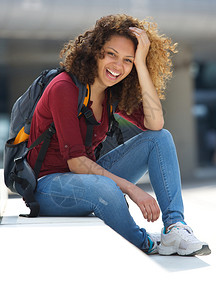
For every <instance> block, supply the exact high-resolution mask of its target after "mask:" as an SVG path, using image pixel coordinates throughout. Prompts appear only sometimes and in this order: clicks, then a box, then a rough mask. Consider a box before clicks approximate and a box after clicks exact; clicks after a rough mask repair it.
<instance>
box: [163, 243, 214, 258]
mask: <svg viewBox="0 0 216 300" xmlns="http://www.w3.org/2000/svg"><path fill="white" fill-rule="evenodd" d="M167 250H168V249H167ZM170 250H171V249H170ZM158 252H159V254H160V255H166V256H167V255H175V254H178V255H180V256H195V255H209V254H211V250H210V249H209V246H208V245H203V246H202V248H201V249H199V250H196V251H194V252H191V253H183V252H181V251H178V250H175V251H174V250H173V251H172V250H171V251H166V250H165V251H163V250H161V251H160V250H159V251H158Z"/></svg>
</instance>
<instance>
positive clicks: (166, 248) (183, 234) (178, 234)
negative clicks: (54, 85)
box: [158, 222, 211, 256]
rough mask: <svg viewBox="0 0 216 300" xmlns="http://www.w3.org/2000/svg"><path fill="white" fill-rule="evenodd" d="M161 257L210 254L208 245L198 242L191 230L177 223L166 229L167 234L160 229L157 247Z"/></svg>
mask: <svg viewBox="0 0 216 300" xmlns="http://www.w3.org/2000/svg"><path fill="white" fill-rule="evenodd" d="M158 252H159V254H161V255H171V254H176V253H177V254H178V255H188V256H191V255H208V254H210V253H211V250H210V249H209V246H208V244H206V243H204V242H200V241H199V240H198V239H197V238H196V237H195V236H194V234H193V231H192V229H191V228H190V227H189V226H187V225H185V224H183V223H181V222H177V223H175V224H172V225H170V226H169V227H168V228H167V233H165V232H164V229H162V232H161V244H160V245H159V246H158Z"/></svg>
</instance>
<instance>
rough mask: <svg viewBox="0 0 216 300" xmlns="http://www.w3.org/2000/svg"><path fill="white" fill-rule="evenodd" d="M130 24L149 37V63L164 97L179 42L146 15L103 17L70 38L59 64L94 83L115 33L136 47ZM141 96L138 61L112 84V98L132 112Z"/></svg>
mask: <svg viewBox="0 0 216 300" xmlns="http://www.w3.org/2000/svg"><path fill="white" fill-rule="evenodd" d="M129 27H138V28H140V29H144V30H145V31H146V33H147V36H148V38H149V40H150V48H149V52H148V55H147V58H146V62H147V67H148V70H149V73H150V76H151V78H152V81H153V84H154V86H155V88H156V90H157V93H158V96H159V98H160V99H164V98H165V96H164V92H165V88H166V83H167V81H168V80H169V79H170V78H171V77H172V60H171V54H172V53H176V52H177V51H176V46H177V44H173V43H172V41H171V39H170V38H168V37H166V36H165V35H159V33H158V29H157V24H156V23H154V22H152V21H149V20H147V19H145V20H142V21H139V20H138V19H136V18H133V17H131V16H128V15H125V14H117V15H109V16H105V17H102V18H100V19H99V20H98V21H97V22H96V24H95V26H94V27H93V28H92V29H90V30H87V31H86V32H85V33H83V34H81V35H79V36H78V37H77V38H76V39H75V40H70V41H69V42H68V43H67V44H65V45H64V47H63V48H62V50H61V52H60V58H61V59H62V61H61V62H60V65H61V66H62V67H64V68H65V70H66V71H67V72H72V73H73V74H74V75H75V76H76V77H77V78H78V79H79V81H80V82H81V83H83V84H87V83H88V84H90V85H91V84H93V83H94V80H95V78H96V77H97V75H98V70H97V67H95V66H97V60H98V58H103V55H104V54H103V46H104V44H105V43H106V42H107V41H109V40H110V39H111V37H112V36H113V35H120V36H124V37H126V38H129V39H130V40H132V42H133V43H134V46H135V49H136V47H137V39H136V37H135V35H134V34H133V33H132V32H131V31H130V30H129ZM141 100H142V93H141V88H140V85H139V80H138V75H137V72H136V68H135V65H134V66H133V68H132V71H131V72H130V74H129V75H128V76H127V77H126V78H124V79H123V80H122V81H121V82H119V83H118V84H116V85H114V86H112V87H111V98H110V101H111V102H112V103H113V102H115V101H118V102H119V103H118V107H119V109H120V110H124V111H126V113H127V114H131V113H132V112H133V110H134V109H136V108H137V107H138V105H139V103H140V102H141Z"/></svg>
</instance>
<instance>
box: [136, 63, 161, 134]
mask: <svg viewBox="0 0 216 300" xmlns="http://www.w3.org/2000/svg"><path fill="white" fill-rule="evenodd" d="M137 73H138V78H139V83H140V86H141V90H142V100H143V110H144V116H145V117H144V126H145V127H146V128H148V129H150V130H160V129H162V128H163V126H164V118H163V110H162V105H161V101H160V99H159V97H158V94H157V91H156V89H155V86H154V84H153V82H152V80H151V76H150V74H149V71H148V69H147V66H146V65H145V64H144V63H143V64H142V65H141V64H140V65H139V66H138V67H137Z"/></svg>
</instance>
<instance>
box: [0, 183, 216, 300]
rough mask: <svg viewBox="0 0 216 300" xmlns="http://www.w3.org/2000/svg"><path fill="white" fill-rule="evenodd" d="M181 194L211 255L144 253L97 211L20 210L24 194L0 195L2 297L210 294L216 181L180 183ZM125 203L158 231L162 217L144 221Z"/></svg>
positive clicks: (215, 250) (215, 268) (215, 259)
mask: <svg viewBox="0 0 216 300" xmlns="http://www.w3.org/2000/svg"><path fill="white" fill-rule="evenodd" d="M143 187H144V188H145V189H146V190H149V186H148V185H146V184H145V185H143ZM2 195H4V191H3V188H2V185H1V197H3V196H2ZM183 195H184V202H185V216H186V221H187V222H188V224H189V225H190V226H191V227H192V228H193V230H194V232H195V234H196V236H197V237H198V238H199V239H202V240H205V241H206V242H208V243H209V245H210V247H211V250H212V254H211V255H209V256H205V257H198V256H197V257H179V256H170V257H163V256H159V255H154V256H153V255H152V256H147V255H145V254H144V253H143V252H141V251H140V250H138V249H137V248H135V247H134V246H133V245H131V244H130V243H128V242H127V241H126V240H124V239H123V238H121V237H120V236H119V235H118V234H116V233H115V232H114V231H112V230H111V229H110V228H108V227H107V226H105V225H104V223H103V222H102V221H100V220H99V219H97V218H94V217H91V218H38V219H31V220H29V219H25V218H19V217H18V214H19V213H20V212H25V211H26V208H25V206H24V205H23V202H22V200H21V199H19V198H11V199H8V200H7V201H4V200H5V199H3V198H1V210H2V212H3V215H4V216H3V218H2V219H1V226H0V241H1V242H0V258H1V260H0V261H1V267H0V294H1V297H2V296H3V297H2V299H7V300H12V299H24V300H25V299H52V300H53V299H64V300H65V299H76V300H79V299H81V300H84V299H109V300H110V299H114V300H115V299H158V298H159V299H168V300H169V299H192V298H194V299H196V298H198V297H199V299H201V298H203V297H208V299H216V295H215V288H214V285H215V278H216V277H215V276H216V226H215V223H214V220H215V216H216V183H215V182H205V183H203V184H202V185H201V184H200V183H199V184H190V185H185V186H184V188H183ZM129 204H130V210H131V213H132V215H133V216H134V219H135V220H136V222H137V223H138V224H139V225H140V226H144V227H145V228H147V230H148V231H149V232H155V231H160V229H161V227H162V222H161V220H159V221H157V222H156V223H153V224H149V223H147V222H146V221H145V220H144V219H143V218H142V215H141V213H140V212H139V210H138V209H137V207H136V206H135V205H134V204H133V203H132V202H131V201H130V200H129Z"/></svg>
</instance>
